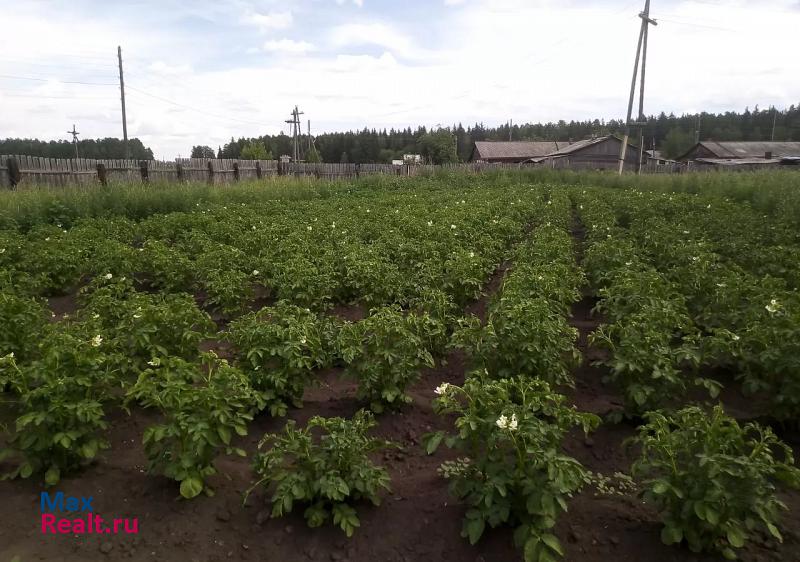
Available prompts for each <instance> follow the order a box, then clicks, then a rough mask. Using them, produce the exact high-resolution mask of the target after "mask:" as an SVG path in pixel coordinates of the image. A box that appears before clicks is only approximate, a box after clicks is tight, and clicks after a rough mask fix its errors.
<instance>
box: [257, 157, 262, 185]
mask: <svg viewBox="0 0 800 562" xmlns="http://www.w3.org/2000/svg"><path fill="white" fill-rule="evenodd" d="M256 179H259V180H260V179H261V161H260V160H256Z"/></svg>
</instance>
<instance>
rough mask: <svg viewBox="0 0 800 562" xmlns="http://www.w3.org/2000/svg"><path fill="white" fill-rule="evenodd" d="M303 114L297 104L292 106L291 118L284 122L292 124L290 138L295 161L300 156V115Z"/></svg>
mask: <svg viewBox="0 0 800 562" xmlns="http://www.w3.org/2000/svg"><path fill="white" fill-rule="evenodd" d="M301 115H303V112H302V111H300V110H299V109H298V108H297V106H294V109H293V110H292V113H291V116H292V118H291V120H289V119H287V120H286V122H287V123H289V124H290V125H291V126H292V138H293V141H294V161H295V162H297V161H298V160H299V158H300V116H301Z"/></svg>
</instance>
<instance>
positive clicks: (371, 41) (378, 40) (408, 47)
mask: <svg viewBox="0 0 800 562" xmlns="http://www.w3.org/2000/svg"><path fill="white" fill-rule="evenodd" d="M330 41H331V44H332V45H333V46H334V47H338V48H344V47H362V46H367V45H369V46H376V47H382V48H384V49H387V50H389V51H391V52H393V53H396V54H398V55H400V56H401V57H405V58H421V57H423V56H425V54H426V53H425V52H424V51H423V49H420V48H419V47H418V46H417V45H416V43H415V41H413V40H412V39H411V37H409V36H408V35H405V34H404V33H402V32H400V31H398V30H397V29H396V28H394V27H392V26H390V25H388V24H385V23H381V22H370V23H346V24H343V25H339V26H336V27H334V28H333V29H332V30H331V34H330Z"/></svg>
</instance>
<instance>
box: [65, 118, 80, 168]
mask: <svg viewBox="0 0 800 562" xmlns="http://www.w3.org/2000/svg"><path fill="white" fill-rule="evenodd" d="M67 134H70V135H72V144H73V145H74V146H75V160H77V159H78V135H80V133H79V132H78V131H76V130H75V124H74V123H73V124H72V130H71V131H67Z"/></svg>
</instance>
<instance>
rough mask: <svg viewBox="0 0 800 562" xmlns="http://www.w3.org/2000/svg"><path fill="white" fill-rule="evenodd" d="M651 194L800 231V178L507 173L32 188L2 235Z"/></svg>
mask: <svg viewBox="0 0 800 562" xmlns="http://www.w3.org/2000/svg"><path fill="white" fill-rule="evenodd" d="M521 181H522V182H530V183H547V184H551V185H573V186H586V187H592V186H596V187H613V188H620V189H639V190H646V191H663V192H684V193H699V194H705V195H708V196H714V197H727V198H730V199H733V200H736V201H741V202H746V203H748V204H750V205H752V206H753V207H754V208H756V209H758V210H760V211H762V212H763V213H765V214H769V215H772V216H773V217H775V218H776V219H778V220H786V221H788V222H790V223H793V224H797V225H798V226H800V171H795V170H775V171H772V170H770V171H756V172H738V173H737V172H708V173H692V174H680V175H670V174H664V175H643V176H636V175H624V176H619V175H617V174H613V173H608V172H574V171H569V170H549V169H534V170H524V171H516V170H503V171H496V172H491V171H489V172H485V173H482V174H479V175H475V174H465V173H459V172H437V173H433V174H428V175H425V176H421V177H418V178H402V177H396V176H366V177H363V178H361V179H358V180H349V181H335V182H328V181H320V180H317V179H313V178H293V177H281V178H270V179H268V180H261V181H250V182H242V183H237V184H231V185H208V184H204V183H188V184H180V183H150V184H141V183H133V184H117V185H110V186H107V187H100V186H99V185H94V186H83V187H77V186H76V187H68V188H52V187H39V188H35V187H31V188H27V189H24V190H20V191H8V192H2V193H0V228H18V229H20V230H23V231H24V230H28V229H29V228H31V227H32V226H33V225H36V224H42V223H60V224H63V225H64V226H69V225H71V224H72V223H74V221H75V220H76V219H78V218H80V217H98V216H109V215H119V216H124V217H128V218H130V219H133V220H140V219H143V218H146V217H148V216H150V215H153V214H159V213H169V212H175V211H188V210H191V209H193V208H195V206H196V204H197V203H200V204H206V203H207V204H213V203H257V202H261V201H268V200H276V199H280V200H308V199H319V198H326V197H331V196H337V195H339V194H344V193H359V192H361V193H372V192H375V191H383V190H396V189H426V190H430V189H452V188H467V187H478V186H480V185H494V186H497V187H502V186H504V185H511V184H514V183H519V182H521Z"/></svg>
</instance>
